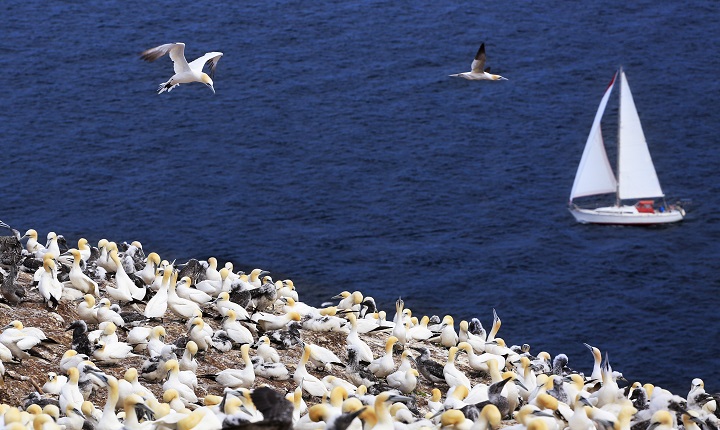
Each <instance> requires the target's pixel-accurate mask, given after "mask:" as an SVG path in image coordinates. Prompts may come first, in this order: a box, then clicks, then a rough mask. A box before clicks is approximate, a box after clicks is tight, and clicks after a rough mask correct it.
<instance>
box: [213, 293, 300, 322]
mask: <svg viewBox="0 0 720 430" xmlns="http://www.w3.org/2000/svg"><path fill="white" fill-rule="evenodd" d="M225 294H227V293H225ZM251 318H252V320H253V321H255V322H256V323H257V325H258V326H259V327H260V328H261V329H262V331H271V330H280V329H282V328H284V327H285V326H286V325H287V324H288V323H289V322H291V321H300V319H301V317H300V314H299V313H297V312H290V313H287V314H282V315H273V314H266V313H263V312H256V313H254V314H253V316H252V317H251Z"/></svg>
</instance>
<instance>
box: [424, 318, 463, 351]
mask: <svg viewBox="0 0 720 430" xmlns="http://www.w3.org/2000/svg"><path fill="white" fill-rule="evenodd" d="M428 340H429V341H430V342H437V343H440V344H441V345H442V346H444V347H445V348H450V347H452V346H455V345H457V343H458V335H457V333H456V332H455V322H454V320H453V317H451V316H450V315H445V317H444V318H443V321H442V329H441V330H440V335H438V336H435V337H431V338H430V339H428Z"/></svg>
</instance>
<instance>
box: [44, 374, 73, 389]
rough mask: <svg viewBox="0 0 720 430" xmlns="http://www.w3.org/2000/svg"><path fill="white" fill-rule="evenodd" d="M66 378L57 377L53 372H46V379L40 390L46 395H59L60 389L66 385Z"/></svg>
mask: <svg viewBox="0 0 720 430" xmlns="http://www.w3.org/2000/svg"><path fill="white" fill-rule="evenodd" d="M67 381H68V378H67V377H66V376H63V375H58V374H57V373H55V372H48V379H47V381H46V382H45V384H43V386H42V389H43V392H45V393H46V394H60V388H62V386H63V385H65V383H67Z"/></svg>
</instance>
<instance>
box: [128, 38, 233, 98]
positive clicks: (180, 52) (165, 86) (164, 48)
mask: <svg viewBox="0 0 720 430" xmlns="http://www.w3.org/2000/svg"><path fill="white" fill-rule="evenodd" d="M168 53H169V54H170V59H171V60H172V61H173V65H174V68H175V74H174V75H173V76H172V77H171V78H170V80H168V81H167V82H163V83H162V84H160V86H159V87H158V94H161V93H163V92H165V91H168V92H170V91H172V89H173V88H175V87H177V86H178V85H180V84H188V83H190V82H201V83H203V84H205V85H207V86H208V87H209V88H210V89H211V90H212V92H213V94H214V93H215V87H213V80H212V76H214V75H215V68H216V67H217V63H218V61H220V57H222V55H223V53H222V52H208V53H206V54H205V55H203V56H202V57H200V58H197V59H195V60H193V61H191V62H190V63H188V62H187V60H186V59H185V44H184V43H182V42H177V43H166V44H164V45H160V46H157V47H155V48H150V49H148V50H146V51H143V53H141V54H140V58H142V59H143V60H145V61H155V60H157V59H158V58H160V57H162V56H163V55H165V54H168ZM206 64H207V65H208V66H209V67H210V75H209V76H208V74H207V73H205V72H203V71H202V70H203V67H205V65H206Z"/></svg>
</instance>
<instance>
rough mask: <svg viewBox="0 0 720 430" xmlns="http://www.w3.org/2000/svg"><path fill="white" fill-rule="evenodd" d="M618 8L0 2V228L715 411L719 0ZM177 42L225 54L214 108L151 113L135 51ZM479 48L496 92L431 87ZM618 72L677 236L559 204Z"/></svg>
mask: <svg viewBox="0 0 720 430" xmlns="http://www.w3.org/2000/svg"><path fill="white" fill-rule="evenodd" d="M626 3H627V2H622V1H610V2H583V3H582V4H575V3H568V4H565V5H562V4H560V5H559V4H558V3H557V2H551V1H547V0H539V1H533V2H517V3H514V4H513V3H507V2H483V3H482V4H480V3H477V2H471V1H446V2H404V1H399V2H380V1H363V2H351V1H345V2H340V1H329V2H315V3H311V2H300V1H290V0H287V1H267V2H257V3H253V4H251V3H250V2H231V1H224V0H221V1H215V2H192V3H190V2H188V3H187V4H179V3H178V2H167V1H158V2H142V1H134V0H130V1H126V2H118V3H114V2H104V1H87V2H81V3H73V2H50V3H48V2H38V1H29V2H13V1H11V2H4V3H2V4H0V13H1V14H2V16H3V29H2V37H1V38H0V66H1V67H2V68H3V70H5V76H4V79H3V82H4V83H3V85H2V87H3V97H2V100H1V101H0V107H1V109H0V132H1V133H2V142H3V148H4V156H3V169H2V172H1V173H0V178H1V180H2V184H3V187H2V190H3V191H2V200H1V201H2V203H3V204H2V211H1V212H0V219H2V220H3V221H6V222H7V223H9V224H11V225H13V226H15V227H16V228H18V229H21V230H24V229H27V228H35V229H36V230H38V231H39V232H40V235H41V236H44V235H45V234H46V233H47V232H48V231H51V230H52V231H56V232H57V233H59V234H63V235H64V236H65V237H66V238H68V239H69V240H70V241H71V242H74V241H76V240H77V239H78V238H79V237H86V238H88V239H89V240H90V241H92V242H97V240H99V239H100V238H108V239H111V240H115V241H123V240H127V241H131V240H139V241H141V242H142V243H143V245H144V247H145V249H146V251H156V252H158V253H159V254H160V255H161V256H162V257H163V258H167V259H171V260H172V259H177V260H178V261H183V260H184V259H187V258H190V257H197V258H206V257H209V256H215V257H218V259H219V260H220V261H221V262H222V261H233V262H234V263H235V264H236V267H238V268H240V269H250V268H253V267H261V268H264V269H267V270H270V271H272V272H273V275H274V276H275V278H276V279H282V278H285V277H290V278H292V279H293V280H294V281H295V283H296V285H298V289H299V292H300V294H301V296H302V297H303V298H304V299H305V300H306V301H308V302H310V303H313V304H319V303H320V302H321V301H323V300H325V299H327V298H329V297H330V296H332V295H334V294H336V293H338V292H340V291H342V290H350V291H353V290H360V291H362V292H363V293H365V294H366V295H372V296H373V297H375V299H376V300H377V301H378V303H379V305H380V307H381V308H382V309H386V310H388V311H389V313H390V314H391V315H392V309H394V308H393V303H394V301H395V299H396V298H397V297H398V296H402V297H403V299H404V300H405V302H406V304H407V306H409V307H410V308H411V309H413V311H414V314H416V315H424V314H440V315H443V314H445V313H448V314H452V315H454V316H455V317H456V321H459V320H460V319H461V318H471V317H478V318H480V319H481V321H482V322H483V323H484V324H485V325H486V326H489V325H490V323H491V320H492V309H493V308H494V309H496V310H497V312H498V314H499V315H500V317H501V318H502V321H503V326H502V328H501V330H500V334H499V335H500V336H501V337H503V338H504V339H505V340H506V341H507V342H508V343H510V344H521V343H524V342H527V343H529V344H530V345H531V346H532V351H533V352H539V351H540V350H546V351H548V352H550V353H551V354H552V355H555V354H557V353H561V352H563V353H566V354H568V355H569V357H570V366H571V367H574V368H576V369H578V370H583V371H586V372H587V371H589V370H590V369H591V366H592V357H591V355H590V353H589V351H587V349H585V347H584V346H583V345H582V343H583V342H587V343H589V344H592V345H594V346H597V347H599V348H600V349H601V350H602V351H605V352H607V353H608V354H609V357H610V360H611V363H612V364H613V367H614V368H615V369H617V370H620V371H622V372H623V373H624V374H625V376H626V378H627V379H628V380H630V381H635V380H639V381H641V382H652V383H655V384H659V385H662V386H663V387H666V388H668V389H671V390H673V391H675V392H678V393H685V392H686V391H687V389H688V388H689V384H690V381H691V379H692V378H694V377H701V378H703V379H704V380H705V383H706V386H707V388H708V389H709V390H710V391H713V390H714V391H718V385H720V380H719V379H718V374H717V367H718V365H719V364H720V359H719V358H718V357H719V356H720V335H719V334H718V320H717V313H718V308H719V305H720V294H719V287H720V283H719V282H718V273H719V269H720V263H719V261H720V259H719V257H720V245H718V241H719V240H720V232H719V231H718V220H719V217H718V214H717V212H716V211H715V210H714V209H715V208H716V207H717V206H718V199H717V195H718V188H719V185H720V178H719V174H718V169H717V153H718V151H717V149H716V148H717V147H718V143H719V142H718V141H719V140H720V139H719V138H718V135H719V133H718V128H719V127H720V126H718V124H720V113H719V111H718V109H717V107H716V104H717V98H718V95H719V93H720V91H719V90H720V84H719V83H718V80H717V70H718V67H719V66H720V60H718V57H717V55H715V54H716V53H717V52H719V51H720V46H719V45H720V22H719V21H720V4H719V3H717V2H714V1H690V2H675V3H669V2H655V1H649V0H645V1H637V2H632V4H626ZM176 41H182V42H185V43H186V45H187V46H186V54H187V56H188V58H189V59H193V58H195V57H198V56H200V55H202V54H203V53H205V52H209V51H218V50H219V51H222V52H224V54H225V55H224V57H223V58H222V60H221V61H220V63H219V66H218V70H217V74H216V77H215V88H216V90H217V94H215V95H213V94H212V92H211V91H210V90H209V89H207V88H206V87H204V86H202V85H199V84H194V85H182V86H180V87H178V88H176V89H175V90H173V91H172V92H171V93H169V94H162V95H156V94H155V92H154V91H155V89H156V87H157V85H158V84H160V83H161V82H164V81H166V80H167V79H168V78H169V77H170V75H171V70H172V67H171V63H170V60H169V59H168V58H163V59H161V60H159V61H157V62H156V63H152V64H148V63H145V62H143V61H141V60H139V58H138V54H139V53H140V52H141V51H142V50H144V49H147V48H150V47H153V46H156V45H159V44H162V43H167V42H176ZM481 42H485V44H486V49H487V55H488V63H487V65H488V66H490V67H491V68H492V71H493V72H495V73H499V74H502V75H503V76H506V77H507V78H508V79H509V80H508V81H504V82H468V81H465V80H460V79H453V78H449V77H448V76H447V75H448V74H451V73H457V72H461V71H466V70H469V66H470V62H471V60H472V57H473V55H474V54H475V52H476V50H477V48H478V46H479V44H480V43H481ZM619 66H623V67H624V68H625V71H626V73H627V76H628V79H629V82H630V85H631V88H632V90H633V94H634V96H635V102H636V105H637V107H638V110H639V113H640V117H641V120H642V121H643V127H644V130H645V134H646V137H647V139H648V142H649V144H650V150H651V153H652V155H653V158H654V161H655V166H656V169H657V171H658V175H659V177H660V180H661V183H662V184H663V187H664V190H665V192H666V194H667V195H668V200H669V201H675V200H677V199H684V200H688V201H691V202H692V203H691V204H690V205H689V207H688V216H687V219H686V220H685V221H684V222H683V223H681V224H679V225H673V226H668V227H662V228H627V227H600V226H584V225H579V224H577V223H576V222H575V221H574V220H573V218H572V216H571V215H570V214H569V213H568V212H567V210H566V204H567V198H568V194H569V191H570V187H571V186H572V182H573V178H574V174H575V170H576V168H577V164H578V162H579V160H580V155H581V153H582V149H583V145H584V142H585V139H586V137H587V133H588V131H589V128H590V125H591V123H592V119H593V116H594V115H595V111H596V109H597V105H598V103H599V101H600V98H601V96H602V93H603V91H604V90H605V87H606V85H607V84H608V82H609V81H610V79H611V77H612V75H613V74H614V72H615V70H617V68H618V67H619ZM605 135H606V137H607V139H608V141H610V142H612V140H613V136H614V133H613V132H612V131H611V130H608V132H606V134H605ZM713 387H714V388H713Z"/></svg>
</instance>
